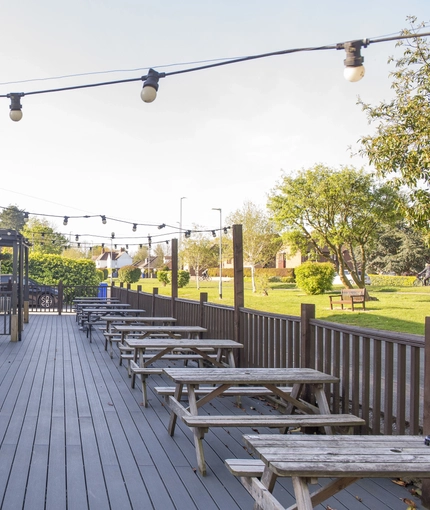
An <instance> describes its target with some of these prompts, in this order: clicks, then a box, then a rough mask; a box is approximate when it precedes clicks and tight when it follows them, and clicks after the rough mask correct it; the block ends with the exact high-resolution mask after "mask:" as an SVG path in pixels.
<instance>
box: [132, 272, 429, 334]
mask: <svg viewBox="0 0 430 510" xmlns="http://www.w3.org/2000/svg"><path fill="white" fill-rule="evenodd" d="M246 280H247V279H246ZM199 283H200V289H197V287H196V282H195V281H191V282H190V284H189V285H187V287H185V288H183V289H179V291H178V294H179V297H180V298H184V299H191V300H194V301H199V299H200V292H207V293H208V301H210V302H212V303H220V304H223V305H230V306H232V305H233V280H230V281H224V282H223V286H222V294H223V298H222V299H219V295H218V289H219V284H218V281H216V280H215V281H209V282H207V281H203V282H199ZM137 285H141V286H142V291H143V292H150V293H152V289H153V288H154V287H157V288H158V292H159V294H163V295H170V294H171V288H170V285H168V286H166V287H164V286H163V284H162V283H160V282H159V281H158V280H156V279H149V280H148V279H142V280H139V282H138V283H137V284H133V285H132V288H133V289H135V288H136V286H137ZM367 289H368V292H369V294H370V296H371V297H372V298H376V299H377V300H375V301H368V302H367V303H366V310H365V311H363V310H361V309H360V310H356V311H354V312H351V311H350V310H344V311H342V310H330V304H329V298H328V296H329V295H330V294H335V293H340V287H339V286H337V287H336V288H335V289H334V290H333V291H332V292H330V293H326V294H323V295H319V296H308V295H306V294H305V293H304V292H303V291H301V290H299V289H296V288H294V287H293V288H292V287H291V286H288V285H285V284H273V287H272V288H271V289H270V290H269V295H268V296H263V295H261V294H253V293H252V289H251V282H250V281H245V307H246V308H251V309H254V310H263V311H267V312H273V313H280V314H284V315H295V316H299V315H300V306H301V304H302V303H309V304H315V306H316V317H317V318H318V319H324V320H328V321H332V322H339V323H342V324H351V325H354V326H362V327H367V328H374V329H385V330H389V331H399V332H404V333H415V334H419V335H423V334H424V320H425V317H426V316H427V315H428V316H430V287H418V288H417V287H389V288H388V287H373V286H369V287H368V288H367Z"/></svg>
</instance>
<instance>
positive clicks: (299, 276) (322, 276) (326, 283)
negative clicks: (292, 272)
mask: <svg viewBox="0 0 430 510" xmlns="http://www.w3.org/2000/svg"><path fill="white" fill-rule="evenodd" d="M334 273H335V270H334V267H333V264H331V263H330V262H322V263H317V262H305V263H304V264H302V265H301V266H299V267H297V268H296V283H297V286H298V287H299V289H302V290H304V291H305V292H306V294H311V295H312V294H323V293H324V292H325V291H327V290H330V289H331V288H332V281H333V277H334Z"/></svg>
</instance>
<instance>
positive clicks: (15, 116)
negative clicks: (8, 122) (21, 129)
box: [9, 110, 22, 122]
mask: <svg viewBox="0 0 430 510" xmlns="http://www.w3.org/2000/svg"><path fill="white" fill-rule="evenodd" d="M9 117H10V118H11V119H12V120H13V121H14V122H18V121H20V120H21V119H22V110H11V111H10V112H9Z"/></svg>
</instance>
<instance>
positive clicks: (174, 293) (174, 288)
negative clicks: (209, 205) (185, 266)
mask: <svg viewBox="0 0 430 510" xmlns="http://www.w3.org/2000/svg"><path fill="white" fill-rule="evenodd" d="M179 235H182V233H181V234H179ZM177 297H178V240H177V239H172V303H171V304H172V317H175V318H177V317H176V299H177Z"/></svg>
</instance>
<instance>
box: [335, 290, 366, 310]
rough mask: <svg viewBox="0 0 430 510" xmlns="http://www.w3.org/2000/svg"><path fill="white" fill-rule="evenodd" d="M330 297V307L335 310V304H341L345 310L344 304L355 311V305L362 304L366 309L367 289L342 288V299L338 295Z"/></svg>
mask: <svg viewBox="0 0 430 510" xmlns="http://www.w3.org/2000/svg"><path fill="white" fill-rule="evenodd" d="M329 297H330V309H331V310H333V305H340V306H341V309H342V310H343V309H344V308H343V307H344V305H346V306H348V307H350V308H351V310H352V311H354V307H355V306H357V305H361V306H362V307H363V310H365V309H366V289H342V290H341V291H340V299H339V297H338V296H329Z"/></svg>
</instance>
